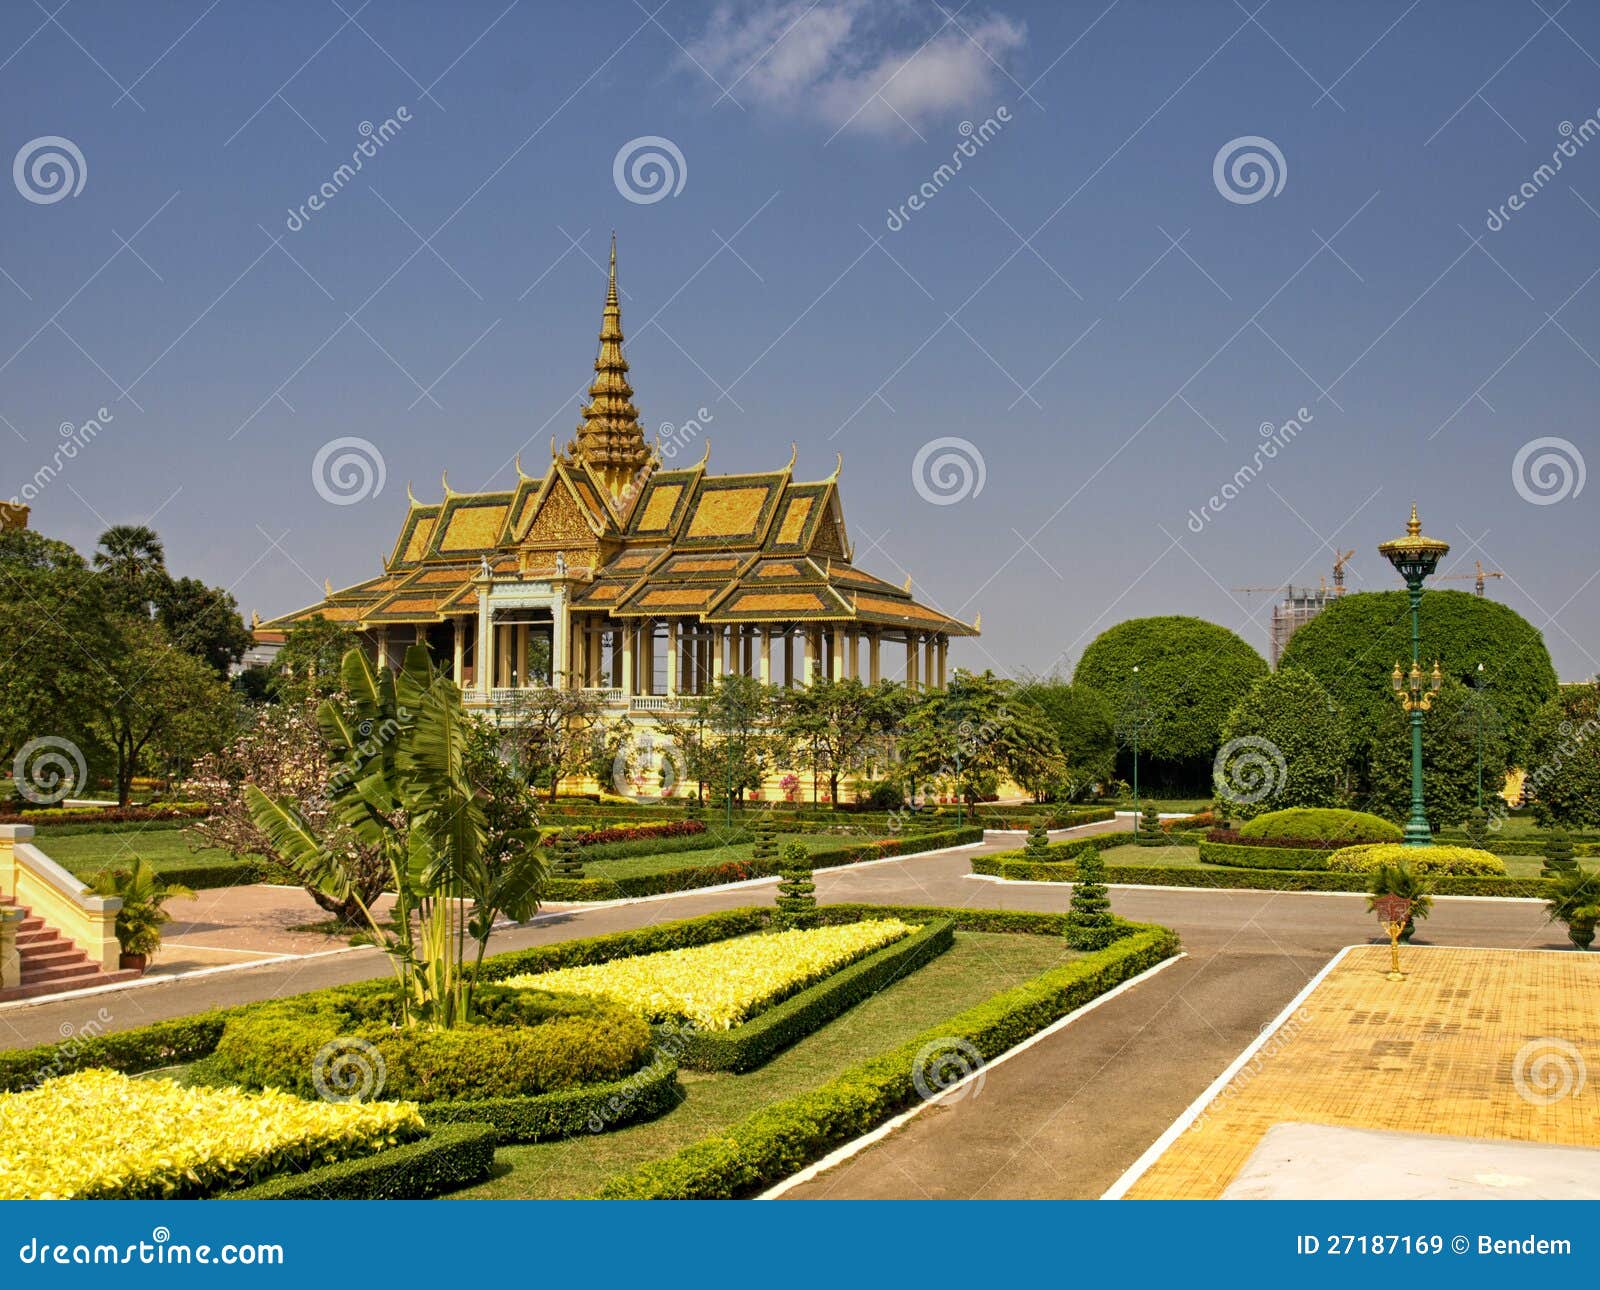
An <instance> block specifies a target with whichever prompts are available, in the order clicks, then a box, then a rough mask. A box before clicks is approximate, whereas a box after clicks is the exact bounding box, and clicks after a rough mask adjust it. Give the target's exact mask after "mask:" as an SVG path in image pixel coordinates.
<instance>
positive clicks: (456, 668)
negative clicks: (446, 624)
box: [450, 616, 465, 686]
mask: <svg viewBox="0 0 1600 1290" xmlns="http://www.w3.org/2000/svg"><path fill="white" fill-rule="evenodd" d="M464 621H465V620H464V619H462V618H460V617H459V616H458V617H455V618H452V619H451V620H450V627H451V632H450V642H451V647H452V648H451V653H450V679H451V680H452V681H454V682H455V683H456V685H457V686H459V685H460V684H461V648H462V646H463V644H465V642H464V641H463V640H462V639H461V634H462V625H463V623H464Z"/></svg>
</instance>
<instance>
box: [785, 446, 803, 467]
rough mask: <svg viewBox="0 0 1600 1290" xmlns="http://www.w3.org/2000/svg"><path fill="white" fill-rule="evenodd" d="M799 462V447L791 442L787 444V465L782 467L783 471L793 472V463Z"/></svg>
mask: <svg viewBox="0 0 1600 1290" xmlns="http://www.w3.org/2000/svg"><path fill="white" fill-rule="evenodd" d="M799 460H800V445H799V444H798V443H796V442H794V441H792V440H791V441H790V443H789V464H788V465H787V466H785V467H784V470H786V471H788V470H793V469H794V464H795V462H797V461H799Z"/></svg>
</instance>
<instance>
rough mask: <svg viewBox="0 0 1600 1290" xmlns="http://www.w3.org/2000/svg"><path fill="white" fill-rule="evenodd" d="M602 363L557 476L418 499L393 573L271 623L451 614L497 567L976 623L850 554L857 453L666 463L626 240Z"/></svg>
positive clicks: (897, 617) (755, 619) (619, 594)
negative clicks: (626, 309)
mask: <svg viewBox="0 0 1600 1290" xmlns="http://www.w3.org/2000/svg"><path fill="white" fill-rule="evenodd" d="M595 371H596V377H595V382H594V384H593V385H592V386H591V387H590V400H591V401H590V403H589V404H587V405H586V406H585V408H584V422H583V424H582V425H581V426H580V427H579V432H578V436H577V438H576V439H575V440H574V441H573V442H572V443H571V444H569V445H568V447H567V451H566V452H565V453H564V454H561V453H557V452H556V451H555V445H554V444H552V445H551V460H550V466H549V468H548V470H546V472H545V473H544V474H543V475H542V476H530V475H525V474H523V472H522V463H521V460H520V459H519V460H518V462H517V486H516V487H515V488H514V489H510V490H508V491H505V492H490V493H457V492H455V491H453V490H452V489H451V488H450V483H449V479H448V477H447V478H446V479H445V481H444V499H443V500H442V501H441V502H438V503H437V504H433V503H423V502H419V501H418V500H417V499H416V497H415V496H413V495H412V494H411V490H410V489H409V488H408V489H407V490H406V491H407V496H408V498H409V500H410V506H409V508H408V510H407V512H406V517H405V521H404V522H403V523H402V524H401V527H400V533H399V536H398V537H397V538H396V539H395V544H394V547H393V549H392V550H391V552H390V554H389V556H388V558H387V559H386V560H385V562H384V572H383V575H382V576H381V577H377V578H372V579H369V580H367V581H366V582H360V583H357V584H356V585H355V586H352V587H346V588H344V589H342V590H340V591H334V590H333V589H332V588H331V587H330V588H328V594H327V596H326V597H325V599H323V600H322V601H321V602H319V603H318V604H316V605H311V606H309V607H307V608H306V609H303V610H300V611H298V612H296V613H293V614H286V615H284V616H283V617H282V618H279V619H276V620H274V622H273V623H271V624H268V625H267V626H269V627H285V626H287V625H289V624H291V623H294V622H296V621H298V620H300V619H304V618H310V617H312V616H314V615H317V614H321V615H323V616H324V617H327V618H329V619H332V620H333V621H335V622H341V623H345V624H348V625H351V626H354V627H361V628H365V627H375V626H378V625H381V624H387V623H432V622H440V621H443V620H444V619H446V618H449V617H451V616H453V615H457V614H465V613H472V612H475V611H476V608H477V602H478V589H479V587H480V585H482V581H483V577H484V574H485V572H487V573H488V575H489V576H490V577H491V578H492V579H493V580H494V581H496V582H504V581H514V580H518V579H523V578H526V579H530V580H548V579H551V578H562V579H565V580H566V581H567V583H568V585H569V590H570V594H571V597H572V603H573V607H574V609H576V610H589V611H596V612H604V613H607V614H610V615H612V616H614V617H617V618H647V617H659V616H666V615H674V616H688V617H697V618H699V619H700V620H701V621H704V622H707V623H711V624H729V623H761V622H791V621H795V620H817V621H823V622H857V623H862V624H874V625H879V626H889V627H896V628H909V629H912V630H917V631H927V632H942V633H946V634H948V635H952V636H971V635H976V634H977V630H978V628H977V625H976V624H972V625H968V624H966V623H963V622H961V621H959V620H958V619H955V618H951V617H949V616H948V615H946V614H943V613H940V612H939V611H938V610H935V609H931V608H929V607H927V606H925V605H922V604H919V603H918V602H917V601H916V600H914V599H913V598H912V596H911V580H910V579H909V578H908V579H906V582H905V585H904V586H896V585H894V584H893V583H888V582H884V581H883V580H882V579H880V578H876V577H874V576H872V575H871V574H869V573H866V572H864V571H863V570H860V569H857V568H855V567H854V565H853V564H852V563H851V554H852V549H851V546H850V540H849V537H848V535H847V534H846V531H845V524H844V511H843V508H842V507H841V505H840V501H839V472H840V468H841V467H842V464H843V462H842V459H841V460H840V462H839V464H838V465H836V466H835V469H834V472H833V474H832V475H830V476H829V477H828V478H827V479H823V480H817V481H814V482H802V481H798V480H796V479H795V478H794V475H793V472H794V464H795V458H796V454H795V453H791V454H790V457H789V463H788V465H786V466H785V467H784V468H783V469H782V470H777V471H772V472H770V473H763V474H747V475H713V474H711V473H709V472H708V470H707V468H706V467H707V464H708V462H709V460H710V456H711V446H710V444H709V443H707V445H706V449H705V456H704V457H702V458H701V460H700V461H699V462H698V463H697V464H695V465H693V466H690V467H687V468H681V469H673V470H667V469H663V468H662V462H661V458H660V455H659V453H657V452H654V451H652V450H651V449H650V448H649V447H648V446H647V445H646V444H645V442H644V436H643V433H642V432H641V431H640V430H639V425H638V412H637V409H636V408H634V406H633V404H632V402H631V400H632V397H633V390H632V387H631V386H629V385H628V383H627V379H626V372H627V363H626V361H624V360H623V358H622V329H621V309H620V306H619V305H618V303H617V287H616V245H615V241H614V240H613V244H612V257H611V274H610V283H609V286H608V290H607V295H606V306H605V313H604V321H603V324H602V327H601V333H600V353H599V357H598V358H597V359H596V361H595Z"/></svg>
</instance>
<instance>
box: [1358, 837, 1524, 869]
mask: <svg viewBox="0 0 1600 1290" xmlns="http://www.w3.org/2000/svg"><path fill="white" fill-rule="evenodd" d="M1383 864H1405V865H1406V866H1407V867H1409V868H1410V869H1411V870H1412V871H1413V872H1415V873H1419V874H1428V875H1430V876H1432V875H1434V874H1456V875H1459V876H1462V877H1473V878H1484V877H1494V876H1496V875H1503V874H1504V873H1505V871H1506V862H1505V861H1504V860H1502V859H1501V858H1500V857H1499V856H1497V855H1495V854H1493V853H1492V852H1489V851H1480V850H1478V849H1477V848H1476V847H1455V846H1438V845H1434V846H1425V847H1408V846H1406V845H1404V844H1403V843H1400V842H1372V843H1368V844H1366V845H1365V846H1356V847H1345V848H1344V849H1343V850H1342V851H1335V852H1334V853H1333V854H1332V855H1331V856H1329V857H1328V868H1329V869H1330V870H1331V871H1332V872H1334V873H1355V874H1364V875H1366V876H1368V877H1370V876H1371V875H1372V874H1374V873H1376V872H1377V870H1378V866H1379V865H1383Z"/></svg>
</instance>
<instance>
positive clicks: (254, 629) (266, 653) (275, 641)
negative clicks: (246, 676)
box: [228, 614, 288, 676]
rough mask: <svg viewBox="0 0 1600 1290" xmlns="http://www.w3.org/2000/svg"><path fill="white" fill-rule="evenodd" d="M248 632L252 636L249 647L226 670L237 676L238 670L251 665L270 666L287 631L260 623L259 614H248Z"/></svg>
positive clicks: (240, 670) (246, 669) (244, 669)
mask: <svg viewBox="0 0 1600 1290" xmlns="http://www.w3.org/2000/svg"><path fill="white" fill-rule="evenodd" d="M250 633H251V636H252V637H253V640H252V641H251V644H250V648H249V649H247V650H245V652H244V653H243V654H241V655H240V656H239V661H238V662H237V663H235V664H234V665H233V666H232V667H231V668H229V669H228V672H229V674H230V675H232V676H238V675H239V673H240V672H247V671H249V670H250V669H251V668H253V667H271V666H272V660H273V659H275V658H277V657H278V651H279V650H281V649H282V648H283V642H284V640H285V639H287V637H288V633H287V632H283V631H279V630H277V629H276V628H272V627H263V626H262V625H261V615H260V614H251V615H250Z"/></svg>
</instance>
